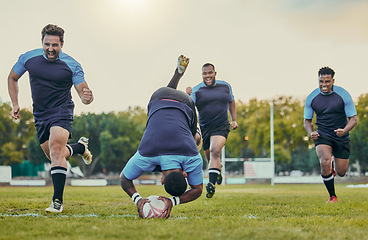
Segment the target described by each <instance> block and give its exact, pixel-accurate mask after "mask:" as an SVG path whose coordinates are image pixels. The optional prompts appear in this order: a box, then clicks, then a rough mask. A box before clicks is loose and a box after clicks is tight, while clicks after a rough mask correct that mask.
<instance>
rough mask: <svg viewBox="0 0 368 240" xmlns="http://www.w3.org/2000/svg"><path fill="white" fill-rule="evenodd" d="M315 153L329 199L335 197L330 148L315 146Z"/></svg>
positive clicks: (321, 145)
mask: <svg viewBox="0 0 368 240" xmlns="http://www.w3.org/2000/svg"><path fill="white" fill-rule="evenodd" d="M316 152H317V156H318V158H319V161H320V165H321V176H322V180H323V183H324V184H325V186H326V189H327V191H328V193H329V194H330V199H331V197H332V196H334V197H336V194H335V182H334V180H335V179H334V176H333V173H332V171H331V156H332V147H331V146H328V145H324V144H320V145H317V147H316Z"/></svg>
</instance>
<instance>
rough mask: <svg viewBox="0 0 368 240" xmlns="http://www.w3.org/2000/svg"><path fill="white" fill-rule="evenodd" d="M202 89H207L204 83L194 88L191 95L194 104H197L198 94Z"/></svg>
mask: <svg viewBox="0 0 368 240" xmlns="http://www.w3.org/2000/svg"><path fill="white" fill-rule="evenodd" d="M201 87H205V85H204V83H203V82H201V83H200V84H198V85H197V86H195V87H193V89H192V93H191V94H190V97H191V98H192V99H193V102H194V104H195V103H196V92H197V91H198V89H200V88H201Z"/></svg>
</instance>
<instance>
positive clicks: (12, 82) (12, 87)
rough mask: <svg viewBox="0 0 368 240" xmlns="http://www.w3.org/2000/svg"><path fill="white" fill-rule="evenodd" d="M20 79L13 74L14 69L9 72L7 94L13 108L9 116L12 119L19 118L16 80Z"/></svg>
mask: <svg viewBox="0 0 368 240" xmlns="http://www.w3.org/2000/svg"><path fill="white" fill-rule="evenodd" d="M20 77H21V76H20V75H18V74H16V73H15V71H14V69H12V70H11V71H10V73H9V76H8V92H9V96H10V100H11V102H12V106H13V108H12V111H11V115H12V117H13V118H14V119H18V118H19V110H20V107H19V103H18V92H19V88H18V80H19V78H20Z"/></svg>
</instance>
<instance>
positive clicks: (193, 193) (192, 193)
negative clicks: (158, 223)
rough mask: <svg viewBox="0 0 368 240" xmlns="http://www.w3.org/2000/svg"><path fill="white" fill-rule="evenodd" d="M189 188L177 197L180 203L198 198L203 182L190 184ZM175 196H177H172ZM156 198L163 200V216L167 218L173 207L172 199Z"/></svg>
mask: <svg viewBox="0 0 368 240" xmlns="http://www.w3.org/2000/svg"><path fill="white" fill-rule="evenodd" d="M190 187H191V188H190V189H189V190H188V191H186V192H185V193H183V195H181V196H180V197H179V200H180V204H181V203H187V202H191V201H193V200H196V199H197V198H199V197H200V196H201V194H202V190H203V184H199V185H190ZM174 198H177V197H174ZM158 199H161V200H163V201H164V202H165V209H164V216H163V218H166V219H167V218H169V217H170V214H171V210H172V207H173V204H172V201H171V199H169V198H166V197H163V196H160V197H159V198H158Z"/></svg>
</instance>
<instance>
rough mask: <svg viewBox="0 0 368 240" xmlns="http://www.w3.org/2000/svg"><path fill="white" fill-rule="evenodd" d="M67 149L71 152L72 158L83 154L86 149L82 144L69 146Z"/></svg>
mask: <svg viewBox="0 0 368 240" xmlns="http://www.w3.org/2000/svg"><path fill="white" fill-rule="evenodd" d="M66 147H67V148H68V150H69V153H70V156H69V157H71V156H73V155H75V154H83V153H84V151H85V150H86V149H85V146H84V145H83V144H82V143H72V144H67V145H66Z"/></svg>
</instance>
